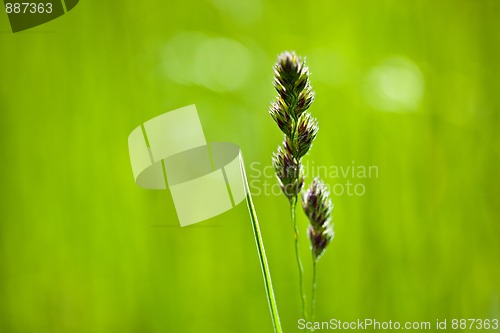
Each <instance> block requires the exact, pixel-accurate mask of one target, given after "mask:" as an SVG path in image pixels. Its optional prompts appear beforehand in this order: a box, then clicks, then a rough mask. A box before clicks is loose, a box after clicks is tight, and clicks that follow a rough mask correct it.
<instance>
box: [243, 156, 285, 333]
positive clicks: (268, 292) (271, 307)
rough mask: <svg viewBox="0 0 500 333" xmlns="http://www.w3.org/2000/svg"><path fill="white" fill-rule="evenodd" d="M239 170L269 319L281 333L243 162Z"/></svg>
mask: <svg viewBox="0 0 500 333" xmlns="http://www.w3.org/2000/svg"><path fill="white" fill-rule="evenodd" d="M241 170H242V174H243V181H244V185H245V191H246V193H247V196H246V202H247V206H248V212H249V213H250V220H251V221H252V229H253V234H254V238H255V243H256V245H257V253H258V255H259V261H260V267H261V269H262V275H263V277H264V285H265V289H266V295H267V301H268V305H269V310H270V311H271V318H272V321H273V326H274V332H275V333H282V332H283V329H282V328H281V322H280V316H279V313H278V305H277V304H276V298H275V296H274V289H273V283H272V281H271V272H270V270H269V264H268V262H267V256H266V250H265V248H264V241H263V240H262V234H261V231H260V225H259V220H258V218H257V213H256V211H255V207H254V205H253V200H252V194H251V193H250V190H249V186H248V180H247V176H246V173H245V167H244V165H243V162H241Z"/></svg>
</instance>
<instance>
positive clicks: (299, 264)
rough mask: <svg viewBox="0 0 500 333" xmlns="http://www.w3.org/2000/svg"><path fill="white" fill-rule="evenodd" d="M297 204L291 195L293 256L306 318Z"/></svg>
mask: <svg viewBox="0 0 500 333" xmlns="http://www.w3.org/2000/svg"><path fill="white" fill-rule="evenodd" d="M296 206H297V196H295V197H293V198H292V200H291V201H290V215H291V218H292V223H293V230H294V237H295V257H296V259H297V267H298V269H299V288H300V296H301V302H302V318H304V319H307V317H306V294H305V292H304V266H303V265H302V260H301V259H300V251H299V227H298V225H297V217H296V214H295V210H296Z"/></svg>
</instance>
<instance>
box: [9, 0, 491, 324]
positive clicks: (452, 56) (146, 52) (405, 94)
mask: <svg viewBox="0 0 500 333" xmlns="http://www.w3.org/2000/svg"><path fill="white" fill-rule="evenodd" d="M499 22H500V2H499V1H495V0H492V1H488V0H477V1H473V0H469V1H446V0H442V1H423V0H422V1H396V0H385V1H368V0H367V1H327V0H323V1H294V0H287V1H263V0H241V1H231V0H196V1H190V2H174V1H144V2H139V1H129V2H110V3H108V2H93V1H82V2H80V4H79V5H78V6H77V7H75V9H73V10H72V11H71V12H69V13H68V14H66V15H64V16H62V17H60V18H58V19H56V20H54V21H52V22H49V23H47V24H44V25H42V26H39V27H36V28H34V29H31V30H27V31H25V32H21V33H16V34H13V33H11V32H10V27H9V25H8V21H7V16H6V15H4V14H0V51H1V52H0V149H1V155H2V163H1V167H0V171H1V174H2V186H1V190H0V191H1V192H0V194H1V197H0V198H1V200H0V219H1V224H0V332H6V333H14V332H20V333H30V332H37V333H44V332H50V333H59V332H85V333H89V332H90V333H100V332H102V333H112V332H120V333H125V332H219V333H225V332H271V331H272V325H271V319H270V315H269V310H268V308H267V302H266V296H265V293H264V285H263V281H262V276H261V272H260V267H259V262H258V257H257V253H256V249H255V244H254V240H253V236H252V230H251V225H250V220H249V216H248V212H247V210H246V207H245V205H244V203H242V204H240V205H239V206H238V207H237V208H235V209H233V210H231V211H229V212H227V213H224V214H223V215H220V216H218V217H215V218H213V219H211V220H209V221H207V222H204V223H200V224H197V225H194V226H191V227H186V228H180V227H178V221H177V217H176V214H175V209H174V206H173V203H172V198H171V196H170V194H169V192H168V191H148V190H144V189H141V188H139V187H137V186H136V185H135V184H134V180H133V177H132V172H131V168H130V163H129V157H128V148H127V136H128V134H129V133H130V132H131V130H132V129H134V128H135V127H136V126H138V125H139V124H141V123H142V122H144V121H145V120H147V119H150V118H152V117H154V116H156V115H159V114H161V113H163V112H166V111H169V110H172V109H175V108H178V107H181V106H185V105H189V104H193V103H194V104H196V105H197V107H198V112H199V115H200V118H201V121H202V123H203V126H204V131H205V136H206V137H207V140H208V141H228V142H234V143H237V144H239V145H240V146H241V148H242V151H243V154H244V157H245V162H246V165H247V172H248V173H249V176H250V177H251V181H254V183H253V184H254V186H253V188H252V190H253V191H254V194H255V192H256V191H257V190H259V189H263V188H264V181H267V182H268V183H269V184H275V181H274V179H273V178H272V177H268V178H265V177H264V176H261V177H258V175H257V172H255V170H253V171H252V169H250V167H249V166H250V164H251V163H259V164H254V166H256V165H258V166H259V168H261V169H263V168H264V167H266V166H268V165H269V164H270V159H271V153H272V152H273V151H274V150H275V149H276V147H277V145H278V144H279V142H280V141H281V134H280V132H279V130H278V129H277V126H276V125H275V124H274V123H273V121H272V119H271V118H270V116H269V115H268V113H267V110H268V106H269V102H270V101H271V100H272V99H273V98H274V96H275V95H276V93H275V92H274V89H273V87H272V79H273V72H272V65H273V64H274V62H275V59H276V55H277V54H278V53H280V52H282V51H283V50H295V51H297V53H298V54H299V55H305V56H307V61H308V65H309V67H310V70H311V73H312V74H311V82H312V85H313V88H314V89H315V91H316V94H317V98H316V102H315V103H314V104H313V106H312V108H311V109H310V110H311V112H312V113H313V115H314V116H315V117H317V118H318V120H319V123H320V127H321V130H320V132H319V135H318V138H317V140H316V142H315V145H314V147H313V149H312V151H311V153H310V154H309V155H308V156H306V158H305V161H310V162H311V161H313V160H314V163H315V165H316V166H318V165H323V166H344V167H347V166H349V165H353V164H355V165H365V166H377V167H378V177H372V178H367V179H351V178H352V177H347V178H344V177H338V178H329V179H326V181H327V183H329V184H336V183H345V182H346V181H347V180H350V181H351V182H352V183H354V184H356V183H362V184H363V186H364V188H365V190H366V191H365V193H364V195H361V196H359V195H352V196H349V195H346V194H345V193H344V194H343V195H336V196H334V197H333V201H334V204H335V210H334V221H335V231H336V238H335V240H334V241H333V243H332V244H331V245H330V247H329V248H328V251H327V252H326V254H325V255H324V257H323V258H322V259H321V261H320V263H319V277H318V288H319V295H318V314H317V319H318V320H329V319H330V318H338V319H340V320H343V321H345V320H354V319H357V318H375V319H377V320H380V321H382V320H393V321H398V320H399V321H410V320H419V321H431V322H432V323H434V322H435V320H436V319H446V318H447V319H448V320H450V319H452V318H499V317H500V265H499V264H500V244H499V236H500V225H499V221H500V191H499V162H500V161H499V156H500V154H499V153H500V149H499V148H500V140H499V130H500V122H499V111H500V80H499V75H500V62H499V59H500V23H499ZM309 179H310V178H309ZM254 200H255V205H256V209H257V212H258V215H259V218H260V222H261V226H262V233H263V237H264V241H265V245H266V249H267V254H268V258H269V263H270V267H271V272H272V278H273V282H274V286H275V292H276V297H277V301H278V305H279V310H280V314H281V320H282V324H283V328H284V330H285V332H296V331H298V329H297V320H298V318H300V303H299V297H298V287H297V282H298V278H297V272H296V266H295V257H294V250H293V236H292V227H291V223H290V220H289V216H288V206H287V201H286V199H285V198H284V197H283V196H275V195H274V196H273V195H263V193H261V195H257V194H256V195H255V196H254ZM299 216H300V221H299V222H300V225H301V229H302V230H304V231H305V229H306V226H307V221H306V219H305V218H304V217H303V216H302V214H299ZM303 236H304V237H303V238H302V239H301V241H302V254H303V260H304V262H305V263H306V269H307V275H306V280H307V286H309V283H310V279H311V275H310V272H311V270H310V268H311V265H310V261H309V252H308V249H307V247H308V246H307V242H308V241H307V238H306V237H305V233H304V235H303ZM307 290H308V291H309V287H307ZM449 330H450V329H449Z"/></svg>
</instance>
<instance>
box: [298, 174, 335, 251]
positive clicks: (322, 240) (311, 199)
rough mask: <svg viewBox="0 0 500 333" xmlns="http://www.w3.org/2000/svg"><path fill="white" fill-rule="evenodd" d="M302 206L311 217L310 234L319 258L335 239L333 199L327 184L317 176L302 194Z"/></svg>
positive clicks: (313, 249) (313, 247) (312, 244)
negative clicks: (332, 221)
mask: <svg viewBox="0 0 500 333" xmlns="http://www.w3.org/2000/svg"><path fill="white" fill-rule="evenodd" d="M302 208H303V209H304V213H305V214H306V215H307V217H308V218H309V223H310V225H309V229H308V235H309V240H310V241H311V246H312V251H313V257H314V259H315V260H318V259H319V258H320V257H321V255H322V254H323V252H325V249H326V247H327V245H328V244H330V242H331V241H332V239H333V236H334V232H333V224H332V223H331V214H332V209H333V205H332V201H331V199H330V193H329V192H328V189H327V188H326V186H325V184H323V182H321V181H320V180H319V179H318V178H315V179H314V180H313V181H312V183H311V185H310V186H309V188H308V189H307V191H306V192H305V193H304V194H303V196H302Z"/></svg>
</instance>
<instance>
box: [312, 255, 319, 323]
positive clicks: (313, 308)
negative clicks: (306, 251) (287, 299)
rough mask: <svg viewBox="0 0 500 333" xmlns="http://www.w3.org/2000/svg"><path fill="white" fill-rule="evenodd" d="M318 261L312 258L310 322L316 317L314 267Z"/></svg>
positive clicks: (315, 269)
mask: <svg viewBox="0 0 500 333" xmlns="http://www.w3.org/2000/svg"><path fill="white" fill-rule="evenodd" d="M317 263H318V261H317V260H316V258H314V256H313V272H312V291H311V321H314V319H315V317H316V271H317V268H316V265H317Z"/></svg>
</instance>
